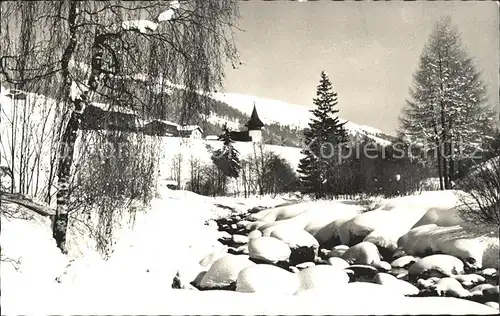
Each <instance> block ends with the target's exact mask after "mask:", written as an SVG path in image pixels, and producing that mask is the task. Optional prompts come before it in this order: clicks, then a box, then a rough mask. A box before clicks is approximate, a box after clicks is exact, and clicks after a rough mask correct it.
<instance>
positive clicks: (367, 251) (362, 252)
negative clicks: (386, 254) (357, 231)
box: [342, 241, 380, 264]
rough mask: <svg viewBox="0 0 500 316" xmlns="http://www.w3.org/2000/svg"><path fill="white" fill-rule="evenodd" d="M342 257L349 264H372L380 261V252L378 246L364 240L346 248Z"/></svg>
mask: <svg viewBox="0 0 500 316" xmlns="http://www.w3.org/2000/svg"><path fill="white" fill-rule="evenodd" d="M342 259H344V260H345V261H347V262H348V263H349V264H372V263H374V262H377V261H380V254H379V252H378V249H377V246H375V245H374V244H372V243H371V242H367V241H364V242H361V243H359V244H357V245H354V246H352V247H351V248H349V249H348V250H346V251H345V252H344V254H343V255H342Z"/></svg>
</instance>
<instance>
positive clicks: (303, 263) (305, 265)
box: [295, 261, 316, 270]
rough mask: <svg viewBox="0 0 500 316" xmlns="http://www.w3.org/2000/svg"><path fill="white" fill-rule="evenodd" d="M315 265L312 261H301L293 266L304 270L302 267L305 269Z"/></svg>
mask: <svg viewBox="0 0 500 316" xmlns="http://www.w3.org/2000/svg"><path fill="white" fill-rule="evenodd" d="M314 266H316V264H315V263H314V262H310V261H308V262H302V263H299V264H298V265H296V266H295V267H296V268H297V269H299V270H304V269H307V268H310V267H314Z"/></svg>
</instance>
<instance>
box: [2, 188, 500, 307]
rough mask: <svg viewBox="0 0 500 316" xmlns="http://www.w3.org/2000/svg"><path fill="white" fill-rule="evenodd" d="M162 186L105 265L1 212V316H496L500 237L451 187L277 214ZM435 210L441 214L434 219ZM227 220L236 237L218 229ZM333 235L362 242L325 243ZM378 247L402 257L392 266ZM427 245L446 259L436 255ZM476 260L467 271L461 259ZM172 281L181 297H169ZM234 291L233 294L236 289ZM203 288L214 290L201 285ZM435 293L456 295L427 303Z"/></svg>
mask: <svg viewBox="0 0 500 316" xmlns="http://www.w3.org/2000/svg"><path fill="white" fill-rule="evenodd" d="M158 191H159V196H158V198H156V199H155V200H153V201H152V204H151V209H149V210H144V211H142V212H140V213H138V214H137V218H136V220H135V224H134V227H133V228H131V227H130V226H129V225H128V224H127V221H126V219H125V218H124V219H122V220H121V221H117V222H116V223H115V225H117V228H118V231H119V234H118V236H119V237H117V242H116V245H115V250H114V253H113V254H112V256H111V257H110V258H109V259H108V260H107V261H104V260H103V259H102V258H101V257H100V256H99V254H98V253H96V252H95V250H94V249H93V247H92V240H91V238H89V237H88V235H87V234H85V233H82V232H79V231H77V230H70V231H69V232H68V233H69V235H70V237H69V240H68V242H69V249H68V250H69V253H68V255H67V256H64V255H62V254H61V253H60V251H59V249H58V248H57V247H56V244H55V242H54V240H53V239H52V236H51V230H50V221H49V220H48V219H47V218H44V217H41V216H39V215H37V214H35V213H32V212H30V211H29V210H26V209H24V208H22V207H16V206H15V204H7V205H5V204H4V206H3V207H6V208H7V209H8V210H9V213H10V214H12V217H11V216H5V215H4V216H5V217H3V218H2V234H1V236H2V256H5V257H8V258H11V259H12V261H9V262H2V266H1V269H2V270H1V273H2V280H1V282H2V313H3V314H6V315H11V314H77V313H81V314H114V315H117V314H136V313H137V314H138V313H142V314H178V313H184V314H233V313H236V314H241V313H252V314H254V313H255V314H289V313H293V314H296V313H301V314H302V313H304V314H343V315H344V314H409V313H415V314H431V313H432V314H441V313H442V314H495V313H496V311H495V302H496V301H495V299H494V298H495V297H496V299H498V285H496V287H495V285H494V284H498V274H497V268H498V263H499V261H498V250H499V249H498V248H499V244H498V235H495V234H491V235H490V234H489V233H485V234H484V235H481V236H479V235H477V233H475V232H470V231H468V228H462V227H461V225H462V224H463V223H461V222H460V221H456V220H455V221H450V218H453V216H452V214H450V212H452V211H450V210H449V207H450V205H452V204H453V203H456V201H457V200H456V199H455V197H454V194H453V193H452V192H423V193H422V194H421V195H419V196H411V197H403V198H396V199H389V200H384V201H382V202H381V204H380V207H379V208H378V209H376V210H373V211H371V212H367V213H363V215H361V213H362V212H363V207H362V206H360V205H356V204H355V203H351V202H353V201H316V202H301V203H298V204H297V202H296V201H294V202H293V203H295V204H291V205H289V206H280V205H282V204H288V203H290V201H287V200H286V199H271V198H265V197H263V198H251V199H243V198H240V199H238V198H222V197H221V198H207V197H203V196H199V195H196V194H193V193H191V192H187V191H172V190H169V189H167V188H165V187H162V186H161V185H160V187H159V188H158ZM251 208H257V210H258V209H261V208H262V209H263V210H262V211H257V212H256V213H254V212H255V210H253V211H252V213H248V210H249V209H251ZM436 209H441V212H439V213H434V214H439V215H437V216H435V215H433V216H429V215H428V214H430V213H431V212H435V210H436ZM408 212H410V214H414V215H415V216H408ZM402 213H404V216H401V214H402ZM368 215H374V216H368ZM23 216H29V217H30V219H29V220H27V219H24V218H23ZM367 216H368V217H371V218H370V219H369V220H366V219H363V217H367ZM426 216H427V217H426ZM422 217H423V218H425V220H424V221H423V220H422V219H421V218H422ZM229 218H232V219H233V220H234V222H235V223H236V225H235V226H237V229H233V231H238V233H233V235H231V234H228V233H227V231H228V229H227V227H224V225H225V224H220V225H219V226H218V225H217V221H219V222H220V220H221V219H229ZM417 223H419V224H417ZM435 223H438V224H440V226H437V225H436V224H435ZM231 225H232V224H229V225H228V226H231ZM414 225H418V226H417V227H414V228H412V227H413V226H414ZM395 228H396V229H395ZM257 233H258V234H257ZM492 233H495V232H494V231H492ZM262 234H263V235H264V236H265V237H258V236H259V235H262ZM239 236H248V237H247V238H243V237H239ZM266 236H267V237H266ZM313 236H314V237H315V238H312V240H313V242H312V243H311V242H310V240H309V239H311V237H313ZM339 236H340V237H339ZM375 236H376V237H375ZM238 237H239V238H238ZM335 237H336V238H340V240H341V241H342V244H343V245H352V247H351V248H349V247H348V246H343V247H339V246H336V247H334V248H333V249H331V248H324V247H323V246H322V245H321V244H324V242H325V241H329V240H331V239H332V238H335ZM363 238H364V240H365V241H364V242H361V243H358V244H355V242H352V240H353V239H356V240H362V239H363ZM228 241H229V242H232V243H233V244H235V245H236V244H237V245H238V246H237V247H234V246H232V247H231V246H226V245H224V244H223V243H226V244H227V243H228ZM258 241H260V242H258ZM375 245H376V246H378V247H382V248H386V249H391V250H392V254H391V255H389V256H388V257H387V255H386V257H385V258H381V257H380V254H379V252H378V250H377V247H376V246H375ZM300 247H307V248H312V249H313V253H312V254H313V255H312V256H310V257H309V258H307V256H302V257H300V256H299V257H296V258H298V259H299V261H298V262H300V261H304V260H307V261H304V262H306V263H307V265H304V263H303V262H300V263H302V265H300V263H299V264H297V266H299V267H298V268H296V269H297V272H296V273H293V272H291V271H288V272H287V271H286V270H283V269H282V268H275V269H276V271H274V270H273V269H271V268H272V267H273V264H276V262H277V261H278V260H285V259H288V257H289V256H290V253H294V252H296V251H298V250H297V249H299V248H300ZM395 247H397V248H395ZM372 248H373V249H372ZM428 248H430V249H431V251H432V252H436V253H442V254H437V255H430V254H425V251H426V249H428ZM346 249H351V250H353V251H350V250H347V251H346ZM280 253H283V256H282V257H280ZM249 258H258V259H259V260H261V261H262V262H260V263H254V262H252V261H250V260H249ZM394 258H396V259H394ZM469 258H474V259H475V262H474V263H473V264H472V265H471V266H470V267H469V266H467V265H464V263H463V261H465V262H470V260H469ZM392 259H394V260H392ZM462 260H463V261H462ZM292 267H293V266H292ZM298 270H300V271H298ZM242 271H243V272H242ZM280 271H282V272H280ZM292 271H293V269H292ZM429 277H430V279H426V278H429ZM366 278H368V279H370V280H368V281H366ZM410 278H411V280H412V281H411V283H410V281H409V280H410ZM371 279H373V280H371ZM174 282H178V287H182V289H172V284H173V283H174ZM365 282H368V283H365ZM233 283H235V287H236V288H235V290H236V292H234V290H229V289H227V288H228V286H229V287H230V286H231V285H233ZM202 284H203V285H205V286H206V287H207V289H211V291H199V290H198V289H197V287H201V285H202ZM224 288H225V289H224ZM495 289H496V290H495ZM432 291H434V292H436V293H437V294H435V295H436V296H438V295H439V296H446V297H430V296H431V295H430V294H427V295H419V294H422V293H432ZM495 291H496V292H495ZM249 292H252V294H249ZM110 293H111V294H110ZM494 293H496V294H494ZM495 295H496V296H495ZM326 296H328V299H325V298H326ZM408 296H410V297H408ZM415 296H417V297H415ZM419 296H420V297H419ZM456 297H459V298H456ZM474 301H475V302H474ZM26 302H30V303H29V304H27V303H26ZM189 302H196V304H192V303H191V304H190V303H189ZM284 302H287V303H286V304H284ZM479 302H480V303H479ZM360 303H363V304H360ZM482 303H486V305H485V304H482ZM487 305H488V306H487ZM496 306H497V307H498V305H496Z"/></svg>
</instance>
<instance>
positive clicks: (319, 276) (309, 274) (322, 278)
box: [298, 265, 349, 291]
mask: <svg viewBox="0 0 500 316" xmlns="http://www.w3.org/2000/svg"><path fill="white" fill-rule="evenodd" d="M298 276H299V279H300V286H299V289H298V291H304V290H310V289H314V290H325V291H330V290H331V289H332V288H334V287H338V286H342V285H345V284H347V283H348V282H349V277H348V276H347V273H345V272H344V271H342V270H341V269H338V268H335V267H332V266H328V265H320V266H314V267H310V268H307V269H304V270H302V271H300V272H299V273H298Z"/></svg>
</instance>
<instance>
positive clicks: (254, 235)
mask: <svg viewBox="0 0 500 316" xmlns="http://www.w3.org/2000/svg"><path fill="white" fill-rule="evenodd" d="M247 237H248V239H255V238H259V237H262V232H261V231H260V230H258V229H256V230H252V231H251V232H250V233H248V236H247Z"/></svg>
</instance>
